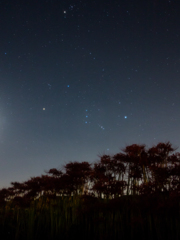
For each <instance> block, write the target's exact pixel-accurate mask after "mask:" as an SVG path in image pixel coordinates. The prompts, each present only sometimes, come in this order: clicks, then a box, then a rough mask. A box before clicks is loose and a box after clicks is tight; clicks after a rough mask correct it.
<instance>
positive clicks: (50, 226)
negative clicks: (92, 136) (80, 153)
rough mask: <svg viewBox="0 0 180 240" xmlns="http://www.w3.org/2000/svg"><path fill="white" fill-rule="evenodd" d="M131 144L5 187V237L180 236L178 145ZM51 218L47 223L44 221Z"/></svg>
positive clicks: (0, 215) (1, 206) (0, 218)
mask: <svg viewBox="0 0 180 240" xmlns="http://www.w3.org/2000/svg"><path fill="white" fill-rule="evenodd" d="M175 150H176V149H174V148H173V147H172V144H171V143H170V142H167V143H158V144H157V145H156V146H153V147H151V148H149V149H148V148H146V146H145V145H137V144H133V145H130V146H126V147H125V148H124V149H123V150H122V151H121V152H119V153H117V154H115V155H113V156H110V155H102V156H100V160H99V161H98V162H96V163H95V164H93V166H92V164H90V163H88V162H70V163H68V164H66V165H65V166H64V167H63V169H62V170H58V169H55V168H53V169H50V170H49V171H46V172H45V173H46V175H42V176H41V177H32V178H31V179H30V180H28V181H25V182H22V183H20V182H12V183H11V185H12V186H11V187H9V188H3V189H1V190H0V227H1V228H0V230H1V232H2V233H3V239H18V240H19V239H39V238H41V237H43V238H44V239H72V238H74V237H75V236H76V237H78V238H79V239H102V238H103V239H108V238H111V239H128V240H129V239H136V238H137V237H138V238H139V239H149V240H151V239H153V240H154V239H157V240H159V239H180V214H179V213H180V212H179V211H180V207H179V206H180V153H178V152H175ZM44 226H46V228H44Z"/></svg>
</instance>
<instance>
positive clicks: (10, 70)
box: [0, 0, 180, 187]
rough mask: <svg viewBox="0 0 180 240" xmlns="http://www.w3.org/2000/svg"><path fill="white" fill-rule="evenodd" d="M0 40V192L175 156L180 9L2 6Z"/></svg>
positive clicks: (155, 5)
mask: <svg viewBox="0 0 180 240" xmlns="http://www.w3.org/2000/svg"><path fill="white" fill-rule="evenodd" d="M0 34H1V37H0V154H1V155H0V163H1V167H0V187H8V186H10V182H11V181H19V182H21V181H26V180H28V179H29V178H30V177H34V176H40V175H41V174H45V173H44V171H45V170H49V169H50V168H61V166H62V165H64V164H66V163H68V162H70V161H73V162H74V161H88V162H90V163H92V162H94V161H96V160H98V159H99V158H98V156H97V155H99V154H100V155H101V154H115V153H118V152H119V151H120V149H122V148H123V147H125V146H126V145H130V144H134V143H136V144H146V145H147V146H148V147H151V146H152V145H154V144H157V143H158V142H164V141H170V142H171V143H172V144H173V146H175V147H179V146H180V2H179V1H176V0H174V1H173V0H172V1H168V0H163V1H160V0H146V1H142V0H129V1H127V0H119V1H118V0H116V1H115V0H96V1H93V0H82V1H79V0H71V1H70V0H64V1H62V0H46V1H45V0H26V1H17V0H15V1H12V0H2V1H0ZM44 109H45V110H44Z"/></svg>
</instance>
